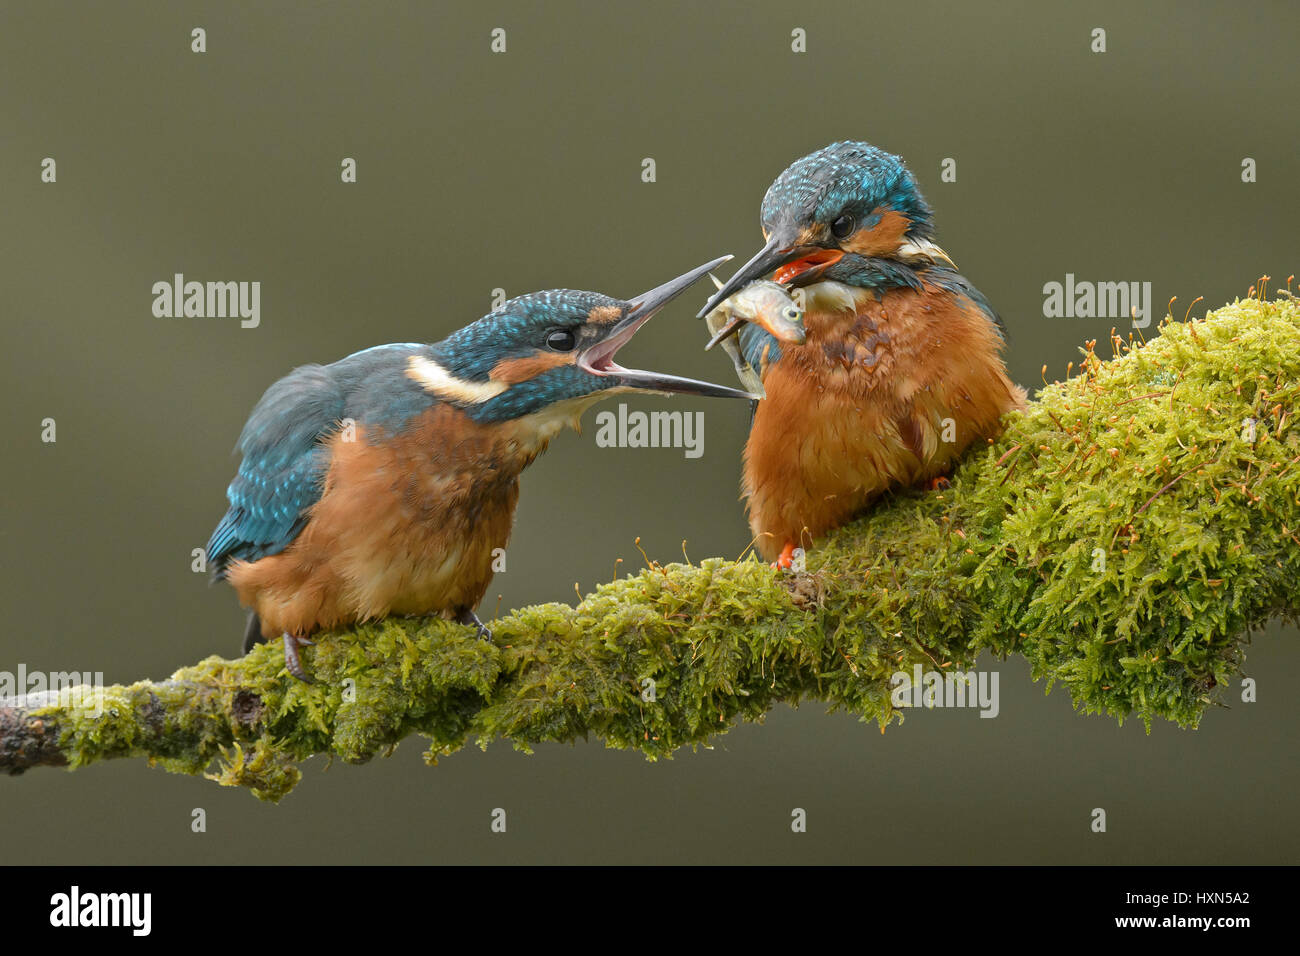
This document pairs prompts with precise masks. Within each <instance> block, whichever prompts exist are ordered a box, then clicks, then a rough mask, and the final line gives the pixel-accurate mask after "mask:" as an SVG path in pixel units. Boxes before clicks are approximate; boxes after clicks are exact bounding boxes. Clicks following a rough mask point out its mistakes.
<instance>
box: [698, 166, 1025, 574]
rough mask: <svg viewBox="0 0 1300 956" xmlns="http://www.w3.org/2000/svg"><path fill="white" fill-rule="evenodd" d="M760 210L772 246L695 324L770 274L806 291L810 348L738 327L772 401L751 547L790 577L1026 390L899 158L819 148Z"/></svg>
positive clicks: (757, 443)
mask: <svg viewBox="0 0 1300 956" xmlns="http://www.w3.org/2000/svg"><path fill="white" fill-rule="evenodd" d="M761 217H762V227H763V237H764V239H765V240H766V243H765V244H764V246H763V248H762V249H760V250H759V252H758V253H757V255H755V256H754V257H753V258H752V259H750V260H749V261H748V262H747V263H745V264H744V265H743V266H741V267H740V268H739V269H738V270H737V271H736V273H735V274H734V275H733V276H732V277H731V279H730V280H729V281H727V282H726V283H724V284H723V285H722V286H721V288H719V289H718V291H717V293H716V294H715V295H714V296H713V297H712V298H711V299H710V300H709V302H708V304H707V305H706V306H705V307H704V309H703V310H702V311H701V312H700V315H701V316H705V315H708V314H709V313H710V312H712V311H713V310H714V309H715V308H717V307H718V306H719V305H720V304H725V301H726V300H727V299H728V298H729V297H731V296H732V295H733V294H735V293H737V292H738V291H739V290H741V289H743V288H744V287H745V286H746V285H747V284H749V283H751V282H753V281H754V280H757V279H760V278H762V277H765V276H768V275H769V274H770V275H771V276H772V278H773V279H774V280H775V281H776V282H779V283H781V284H783V285H785V286H787V287H789V288H791V289H794V290H801V291H802V294H803V301H802V305H803V309H804V318H803V325H804V335H803V341H802V342H799V341H791V340H790V339H789V338H786V339H785V340H781V339H778V337H776V336H774V335H773V334H772V331H771V330H770V329H769V328H767V327H765V325H764V324H763V323H754V322H747V323H738V334H739V337H740V348H741V352H742V354H743V356H744V358H745V361H746V362H747V363H748V364H749V365H750V366H751V367H752V368H753V369H754V370H755V371H756V372H757V373H758V375H759V376H760V378H761V380H762V383H763V388H764V390H765V392H766V397H765V398H764V399H763V400H762V401H760V402H759V403H758V405H757V408H756V410H755V413H754V418H753V423H752V425H751V428H750V434H749V439H748V442H747V443H746V445H745V455H744V474H743V479H742V492H743V494H744V496H745V498H746V504H747V510H748V513H749V522H750V529H751V531H752V532H753V534H754V538H755V546H756V547H757V549H758V550H759V552H760V553H761V554H762V555H764V557H766V558H767V559H769V560H775V561H776V563H777V564H778V565H779V566H781V567H787V568H788V567H789V566H790V564H791V561H792V555H793V552H794V549H795V548H796V547H801V546H802V547H807V546H808V545H809V544H810V543H811V542H812V541H813V540H815V539H816V538H818V537H820V536H821V535H823V534H824V533H825V532H827V531H829V530H830V529H832V528H835V527H837V526H839V525H841V524H843V523H844V522H846V521H848V520H849V519H850V518H852V517H853V516H855V515H856V514H858V513H860V512H861V511H862V510H863V509H864V508H865V507H866V506H867V505H868V504H869V503H870V502H871V501H872V500H873V499H875V498H876V497H877V496H879V495H880V494H881V493H882V492H884V491H886V490H887V489H889V488H892V487H897V486H906V485H912V484H917V483H922V484H924V483H927V482H932V481H935V480H940V479H941V476H942V475H944V474H945V473H946V472H947V471H948V470H949V469H950V468H951V466H952V464H953V462H954V460H955V459H956V458H957V457H958V456H959V455H960V454H961V453H962V451H963V450H965V449H966V448H967V446H969V445H970V444H971V443H972V442H974V441H975V440H977V439H979V438H981V437H984V436H989V435H992V434H994V433H995V432H996V431H997V430H998V428H999V421H1000V419H1001V418H1002V416H1003V415H1004V414H1006V413H1007V412H1009V411H1011V410H1013V409H1017V408H1021V407H1022V406H1023V404H1024V400H1025V392H1024V389H1022V388H1020V387H1019V386H1017V385H1015V384H1014V383H1013V382H1012V381H1011V379H1010V378H1009V377H1008V375H1007V370H1006V366H1005V365H1004V364H1003V361H1002V357H1001V351H1002V347H1003V344H1004V338H1003V329H1002V322H1001V319H1000V318H999V317H998V314H997V313H996V312H995V311H994V310H993V307H992V306H991V305H990V304H989V302H988V300H987V299H986V298H985V297H984V296H983V294H981V293H980V291H979V290H978V289H976V288H975V286H973V285H972V284H971V283H970V281H969V280H967V279H966V278H965V277H964V276H962V275H961V274H960V273H959V272H958V271H957V269H956V266H955V265H954V264H953V261H952V259H951V258H949V256H948V254H947V253H946V252H944V250H943V249H942V248H940V246H939V245H938V244H937V243H936V242H935V241H934V224H933V220H932V216H931V211H930V207H929V206H928V205H927V204H926V202H925V200H924V198H922V196H921V192H920V190H919V188H918V187H917V184H916V179H915V178H914V177H913V176H912V173H911V172H910V171H909V170H908V169H907V167H906V166H905V165H904V164H903V161H902V160H901V159H900V158H899V157H897V156H894V155H892V154H890V153H887V152H885V151H884V150H881V149H877V148H876V147H874V146H871V145H870V144H868V143H863V142H842V143H833V144H832V145H830V146H827V147H825V148H823V149H819V150H817V151H816V152H814V153H811V154H809V155H808V156H805V157H803V158H802V159H800V160H798V161H796V162H795V163H794V164H793V165H791V166H790V167H789V168H788V169H786V170H785V172H783V173H781V175H780V176H778V177H777V178H776V181H775V182H773V183H772V185H771V187H770V188H769V189H768V191H767V194H766V195H765V196H764V197H763V205H762V213H761Z"/></svg>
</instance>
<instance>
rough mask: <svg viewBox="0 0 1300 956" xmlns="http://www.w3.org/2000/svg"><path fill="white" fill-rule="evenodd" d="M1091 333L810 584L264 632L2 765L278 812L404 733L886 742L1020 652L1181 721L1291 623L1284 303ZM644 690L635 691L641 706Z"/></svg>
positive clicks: (758, 583)
mask: <svg viewBox="0 0 1300 956" xmlns="http://www.w3.org/2000/svg"><path fill="white" fill-rule="evenodd" d="M1111 345H1112V349H1113V350H1114V351H1115V352H1117V353H1118V354H1117V355H1116V356H1115V357H1113V358H1112V359H1110V360H1107V361H1103V360H1101V359H1100V358H1099V357H1098V356H1097V355H1096V354H1095V353H1094V351H1093V347H1092V344H1090V345H1089V346H1088V347H1087V348H1086V349H1084V350H1083V357H1082V362H1081V366H1080V368H1079V369H1078V371H1077V372H1075V373H1074V374H1072V375H1070V376H1068V377H1067V380H1066V381H1065V382H1063V383H1057V384H1054V385H1051V386H1049V387H1047V388H1045V389H1044V390H1043V392H1042V393H1041V394H1040V395H1039V396H1038V398H1037V399H1036V400H1035V401H1034V402H1033V403H1032V404H1031V406H1030V407H1029V409H1028V410H1027V411H1026V412H1025V413H1024V414H1022V415H1014V416H1011V418H1010V419H1009V420H1008V423H1007V429H1006V431H1005V433H1004V434H1003V435H1002V436H1001V437H1000V438H998V439H997V440H995V441H993V442H990V443H989V444H988V445H987V446H986V447H982V448H977V449H974V450H973V451H972V452H971V453H970V454H968V455H967V457H966V459H965V461H964V462H963V464H962V465H961V467H960V468H959V469H958V471H957V473H956V474H955V475H954V476H953V481H952V487H951V488H950V489H949V490H947V491H944V492H941V493H936V492H928V493H921V492H905V493H900V494H897V495H894V496H891V497H890V498H888V499H887V500H885V501H883V502H881V503H880V505H879V506H878V507H876V508H875V509H874V510H873V511H872V512H871V513H870V514H869V515H868V516H867V517H865V518H864V519H862V520H860V521H858V522H856V523H855V524H853V525H851V526H849V527H847V528H844V529H842V530H841V531H839V532H837V533H835V534H833V535H831V536H829V537H828V538H827V539H826V540H825V541H823V542H819V544H818V547H816V548H815V549H813V550H812V551H811V552H810V554H809V556H808V568H807V571H806V572H804V573H797V574H791V573H786V572H778V571H775V570H773V569H771V568H769V567H768V566H767V565H765V564H763V563H761V562H758V561H756V560H754V559H752V558H750V559H747V560H741V561H726V560H722V559H711V560H707V561H704V562H703V563H701V564H698V565H692V564H671V565H668V566H659V565H653V566H652V567H650V568H649V569H647V570H645V571H642V572H641V573H640V574H637V575H633V576H630V577H627V578H624V579H622V580H618V581H615V582H613V583H610V584H607V585H604V586H602V587H599V588H597V589H596V591H595V592H594V593H592V594H590V595H588V596H587V597H586V598H584V599H583V600H582V601H581V603H579V604H578V605H577V606H576V607H570V606H567V605H563V604H547V605H541V606H536V607H527V608H523V609H521V610H518V611H516V612H515V613H513V614H511V615H510V616H508V617H505V618H502V619H498V620H496V621H495V622H493V625H492V626H493V630H494V633H495V640H494V641H493V642H491V643H489V642H486V641H482V640H480V639H478V638H477V637H476V636H475V634H474V632H473V631H472V630H470V629H467V628H464V627H460V626H457V625H453V624H449V623H446V622H442V621H438V620H406V619H391V620H386V621H381V622H377V623H374V624H369V625H365V626H362V627H358V628H356V629H355V630H351V631H348V632H346V633H335V634H332V635H326V636H324V637H323V638H322V639H321V640H319V641H318V643H317V645H316V646H315V647H314V648H310V649H307V650H306V651H305V652H304V655H303V659H304V662H305V664H306V666H307V668H308V669H309V670H310V671H311V673H312V674H313V675H314V677H315V682H314V683H311V684H304V683H300V682H299V681H297V680H294V679H292V678H289V677H288V676H287V674H286V673H285V671H284V670H283V658H282V655H281V651H280V648H279V646H278V645H273V646H266V647H260V648H258V649H257V650H255V651H254V652H253V653H251V654H249V655H248V656H247V657H245V658H242V659H240V660H235V661H226V660H222V659H220V658H216V657H211V658H208V659H207V660H205V661H202V662H200V663H198V664H196V665H194V666H193V667H186V668H183V669H182V670H179V671H177V672H176V673H175V674H173V675H172V676H171V678H169V679H168V680H165V681H161V682H157V683H153V682H148V681H142V682H140V683H137V684H132V685H130V686H113V687H107V688H102V689H95V690H92V691H89V692H87V693H84V694H80V695H78V694H77V693H75V692H71V691H63V692H62V693H61V694H46V695H31V696H29V697H26V698H16V699H9V700H0V769H5V770H7V771H9V772H10V773H17V772H21V771H22V770H24V769H26V768H28V767H32V766H40V765H66V766H69V767H72V768H76V767H81V766H84V765H86V764H89V763H93V762H95V761H97V760H104V759H109V758H115V757H146V758H148V759H149V761H150V762H151V763H152V764H156V765H158V766H162V767H163V768H165V769H167V770H172V771H178V772H183V773H190V774H197V773H203V772H205V771H207V770H208V769H209V768H210V767H212V766H213V765H214V764H215V765H216V770H215V773H212V774H210V776H211V777H212V778H213V779H215V780H217V781H218V782H220V783H222V784H227V785H239V786H245V787H249V788H250V789H252V791H253V792H254V793H255V794H256V795H258V796H259V797H262V798H264V799H271V800H278V799H279V798H280V797H282V796H283V795H284V794H286V793H287V792H288V791H289V790H290V789H292V787H293V786H294V785H295V784H296V783H297V781H298V779H299V776H300V773H299V770H298V768H297V764H298V763H299V762H301V761H302V760H304V759H306V758H307V757H309V756H311V755H313V754H331V755H335V756H338V757H340V758H342V759H344V760H346V761H349V762H356V763H360V762H364V761H366V760H369V759H370V758H371V757H372V756H374V755H375V754H377V753H384V752H388V751H391V749H392V748H393V747H395V746H396V744H397V743H398V741H400V740H402V739H403V738H404V737H406V736H407V735H409V734H412V733H418V734H422V735H424V736H426V737H427V738H429V740H430V747H429V752H428V759H429V761H430V762H431V763H432V762H433V761H434V760H436V758H437V757H438V756H440V755H443V754H448V753H451V752H453V751H455V750H457V749H459V748H460V747H462V746H464V745H465V743H466V742H467V741H468V740H469V739H471V738H474V739H477V740H478V741H479V742H480V743H482V744H486V743H487V742H489V741H492V740H494V739H497V738H503V739H507V740H510V741H512V742H513V743H514V744H515V745H516V746H518V747H521V748H523V749H528V748H530V747H532V746H533V745H535V744H538V743H541V742H544V741H568V740H573V739H575V738H577V737H584V736H587V735H589V734H594V735H596V736H597V737H599V738H601V739H603V740H604V741H605V742H606V743H607V744H608V745H610V746H614V747H628V748H635V749H637V750H640V751H642V752H643V753H644V754H646V755H647V756H648V757H650V758H657V757H664V756H668V755H670V754H671V753H672V752H673V751H675V750H677V749H678V748H680V747H682V746H683V745H686V744H691V745H696V744H703V743H706V742H707V741H708V740H709V739H710V738H711V737H712V736H714V735H716V734H719V733H722V732H724V731H726V730H727V729H728V728H729V727H731V726H733V725H734V724H736V723H737V722H738V721H741V720H761V719H762V717H763V715H764V714H765V713H766V712H767V711H768V710H769V708H771V707H772V706H773V705H774V704H775V703H777V702H779V701H785V702H788V703H796V702H798V701H800V700H803V699H816V700H821V701H826V702H828V703H829V704H830V705H831V707H832V708H837V709H843V710H847V711H851V712H853V713H856V714H858V715H860V716H861V717H862V718H863V719H864V720H866V719H874V720H876V721H878V722H879V724H880V726H881V729H882V730H883V729H884V727H885V726H886V725H887V724H889V723H890V722H891V720H893V719H894V718H899V719H900V720H901V713H900V711H898V710H896V709H895V708H894V706H893V705H892V703H891V700H890V677H891V675H893V674H894V673H895V672H898V671H900V670H901V671H910V669H911V668H912V666H913V665H914V664H918V663H919V664H921V665H922V667H923V668H924V669H926V670H931V669H936V670H940V671H946V670H948V669H949V668H966V667H969V666H970V665H971V664H973V662H974V660H975V658H976V656H977V655H978V654H979V653H980V652H981V651H983V650H989V651H992V652H994V653H995V654H998V655H1007V654H1011V653H1018V654H1022V655H1024V656H1025V657H1026V658H1027V659H1028V660H1029V661H1030V663H1031V665H1032V669H1033V674H1034V676H1035V678H1046V679H1047V681H1048V686H1049V687H1050V686H1051V684H1053V683H1055V682H1059V683H1062V684H1064V685H1065V686H1066V688H1067V689H1068V691H1069V693H1070V695H1071V697H1072V699H1073V701H1074V704H1075V706H1076V707H1077V708H1079V709H1081V710H1084V711H1086V712H1089V713H1092V712H1105V713H1108V714H1111V715H1114V716H1116V717H1118V718H1120V719H1121V720H1122V719H1123V718H1124V717H1126V716H1128V715H1130V714H1136V715H1138V716H1139V717H1141V718H1142V719H1143V720H1144V721H1146V722H1147V725H1148V727H1149V726H1150V722H1151V720H1152V719H1153V718H1164V719H1168V720H1172V721H1175V722H1177V723H1178V724H1180V725H1182V726H1188V727H1195V726H1196V725H1197V723H1198V722H1199V720H1200V718H1201V716H1202V714H1203V713H1204V712H1205V710H1206V708H1207V707H1208V706H1210V705H1211V704H1212V703H1213V701H1214V696H1215V693H1216V689H1217V688H1221V687H1222V686H1223V685H1225V684H1226V683H1227V682H1228V681H1229V680H1230V679H1231V678H1232V677H1233V676H1234V675H1236V674H1238V673H1239V672H1240V670H1241V666H1242V662H1243V641H1244V640H1245V638H1246V636H1247V635H1248V633H1249V631H1250V629H1252V628H1254V627H1256V626H1259V625H1261V624H1263V623H1264V622H1266V621H1267V620H1268V619H1270V618H1272V617H1274V616H1278V615H1282V616H1285V617H1289V618H1295V617H1296V615H1297V610H1298V607H1300V597H1298V595H1300V587H1297V584H1298V582H1300V547H1298V545H1300V538H1297V534H1296V529H1297V528H1298V527H1300V434H1297V432H1296V429H1295V428H1294V427H1293V426H1294V420H1295V417H1296V412H1297V399H1298V397H1300V303H1297V301H1296V300H1295V299H1292V298H1291V297H1290V296H1289V295H1286V294H1285V293H1284V294H1283V296H1282V297H1281V298H1279V299H1277V300H1275V301H1261V300H1258V299H1253V298H1252V299H1247V300H1245V301H1239V302H1235V303H1233V304H1232V305H1230V306H1226V307H1225V308H1222V309H1219V310H1218V311H1216V312H1214V313H1211V314H1210V315H1208V316H1206V318H1205V319H1202V320H1199V321H1191V322H1186V323H1175V322H1169V321H1166V323H1165V324H1164V325H1163V326H1162V329H1161V334H1160V335H1159V337H1158V338H1156V339H1154V340H1153V341H1151V342H1150V343H1148V344H1146V345H1141V344H1137V345H1133V346H1132V347H1130V345H1131V343H1129V342H1123V341H1121V340H1120V339H1118V338H1116V339H1114V340H1112V343H1111ZM647 680H650V681H653V690H654V693H653V698H654V699H653V700H648V699H646V698H648V697H649V696H651V695H650V694H649V693H648V692H647V689H648V688H649V687H650V686H651V685H650V684H648V683H647Z"/></svg>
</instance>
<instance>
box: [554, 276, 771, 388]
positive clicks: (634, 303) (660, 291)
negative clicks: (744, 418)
mask: <svg viewBox="0 0 1300 956" xmlns="http://www.w3.org/2000/svg"><path fill="white" fill-rule="evenodd" d="M730 258H731V256H723V257H722V258H721V259H714V260H713V261H712V262H706V263H704V265H702V266H698V267H697V268H694V269H692V270H691V271H690V272H687V273H686V274H684V275H680V276H678V277H677V278H676V279H672V280H670V281H668V282H665V283H664V284H663V285H661V286H657V287H655V288H653V289H651V290H650V291H649V292H643V293H642V294H641V295H638V296H634V297H633V298H631V299H629V300H627V310H626V311H625V312H624V314H623V317H622V318H621V319H619V320H618V322H616V323H615V324H614V327H613V328H611V329H610V330H609V333H608V334H607V335H606V336H605V337H604V338H603V339H601V340H600V341H599V342H597V343H596V344H595V345H592V346H590V347H589V348H587V349H586V350H585V351H583V352H581V353H580V354H579V355H578V367H579V368H581V369H582V370H583V371H585V372H587V373H589V374H591V375H604V376H609V377H611V378H613V379H615V380H616V381H617V382H618V383H619V384H620V385H622V386H624V387H625V388H634V389H638V390H640V391H648V392H663V393H666V394H682V395H708V396H712V397H715V398H743V399H746V400H750V399H752V398H753V397H754V396H752V395H750V394H749V393H748V392H742V391H739V390H737V389H734V388H727V387H726V386H724V385H713V384H712V383H710V382H698V381H696V380H695V379H693V378H681V377H680V376H677V375H665V374H662V373H660V372H645V371H641V370H640V369H630V368H623V367H622V366H621V365H619V364H618V363H616V362H615V361H614V355H615V354H616V353H617V352H618V350H619V349H621V348H622V347H623V346H624V345H626V344H627V343H628V342H630V341H631V340H632V336H634V335H636V332H637V329H639V328H641V326H643V325H645V324H646V322H648V321H649V320H650V317H651V316H653V315H654V314H655V313H656V312H658V311H659V310H660V309H662V308H663V307H664V306H665V305H667V304H668V303H669V302H671V301H672V300H673V299H675V298H677V297H678V296H679V295H681V294H682V293H683V292H685V291H686V290H687V289H689V288H690V287H691V286H692V285H694V284H695V283H696V282H697V281H698V280H700V279H702V278H703V277H704V276H705V275H707V274H708V272H709V270H710V269H713V268H716V267H717V266H719V265H721V264H722V263H724V262H726V261H727V260H729V259H730Z"/></svg>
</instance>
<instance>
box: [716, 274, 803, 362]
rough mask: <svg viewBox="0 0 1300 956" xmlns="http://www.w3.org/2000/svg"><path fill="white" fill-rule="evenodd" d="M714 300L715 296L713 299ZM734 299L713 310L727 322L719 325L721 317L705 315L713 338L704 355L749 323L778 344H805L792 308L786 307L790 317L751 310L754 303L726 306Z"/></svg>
mask: <svg viewBox="0 0 1300 956" xmlns="http://www.w3.org/2000/svg"><path fill="white" fill-rule="evenodd" d="M709 278H710V279H712V280H713V285H714V286H715V287H716V288H717V289H718V290H719V292H721V290H722V289H724V288H725V286H724V285H723V283H721V282H719V281H718V279H717V277H716V276H714V275H713V274H712V273H710V274H709ZM715 298H716V296H715ZM734 298H735V297H734V296H732V297H729V300H724V301H723V302H722V303H721V304H720V305H719V307H718V309H717V310H716V311H717V312H719V313H725V318H726V319H727V321H726V322H725V324H721V325H719V324H718V323H719V322H721V321H722V316H721V315H720V316H718V317H717V318H715V317H714V316H713V314H712V313H710V314H709V331H711V332H713V333H714V334H713V338H711V339H709V344H708V345H706V346H704V351H706V352H707V351H708V350H709V349H711V348H713V346H715V345H717V344H718V343H719V342H721V341H722V340H723V339H725V338H727V337H728V336H731V335H734V334H735V333H736V332H737V331H738V330H739V329H740V327H741V325H743V324H744V323H746V322H751V323H753V324H754V325H757V326H758V327H759V328H761V329H763V330H765V331H766V332H767V333H768V335H770V336H772V338H774V339H776V340H777V341H778V342H791V343H794V344H796V345H803V344H804V342H805V341H806V340H807V331H806V330H805V329H804V326H803V322H802V321H801V320H802V315H801V313H800V312H799V311H798V310H797V309H794V308H793V307H787V309H789V310H790V311H791V312H792V314H790V315H786V314H784V312H776V311H773V310H769V309H763V308H757V307H754V306H755V304H756V303H753V302H750V303H746V305H747V306H749V307H748V308H744V309H741V308H737V306H738V305H740V303H738V302H735V301H732V302H731V305H730V306H728V305H727V302H728V301H730V300H734Z"/></svg>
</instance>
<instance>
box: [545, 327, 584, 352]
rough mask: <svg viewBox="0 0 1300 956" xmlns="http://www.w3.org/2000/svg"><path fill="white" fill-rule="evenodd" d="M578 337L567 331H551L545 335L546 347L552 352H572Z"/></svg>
mask: <svg viewBox="0 0 1300 956" xmlns="http://www.w3.org/2000/svg"><path fill="white" fill-rule="evenodd" d="M577 344H578V337H577V336H576V335H574V334H573V332H572V331H571V330H569V329H551V331H549V332H547V333H546V347H547V348H548V349H550V350H551V351H552V352H572V351H573V349H574V347H575V346H576V345H577Z"/></svg>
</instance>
